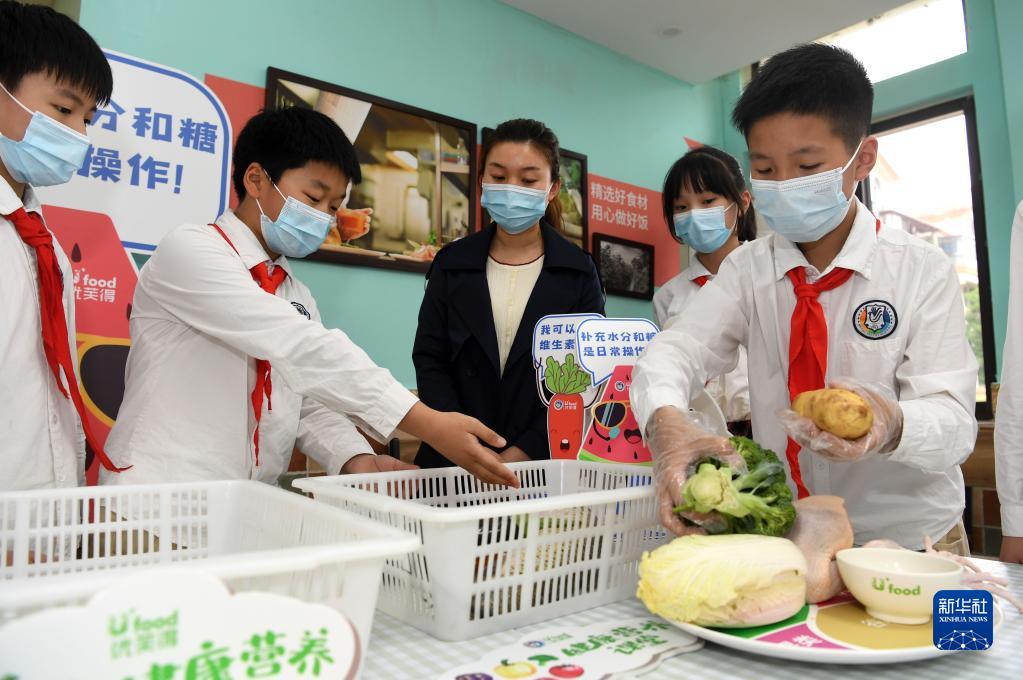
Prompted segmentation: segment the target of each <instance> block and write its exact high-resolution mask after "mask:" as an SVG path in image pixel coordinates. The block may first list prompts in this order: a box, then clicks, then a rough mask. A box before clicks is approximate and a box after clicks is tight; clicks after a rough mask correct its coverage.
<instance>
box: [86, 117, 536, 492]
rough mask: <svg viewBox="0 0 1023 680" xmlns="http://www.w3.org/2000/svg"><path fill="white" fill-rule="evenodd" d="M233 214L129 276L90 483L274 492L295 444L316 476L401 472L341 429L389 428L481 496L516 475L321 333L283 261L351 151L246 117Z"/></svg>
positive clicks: (342, 188) (318, 227) (457, 419)
mask: <svg viewBox="0 0 1023 680" xmlns="http://www.w3.org/2000/svg"><path fill="white" fill-rule="evenodd" d="M233 180H234V187H235V191H236V192H237V194H238V196H239V198H240V202H239V204H238V207H237V208H236V209H235V210H234V211H233V212H230V211H229V212H227V213H225V214H223V215H221V216H220V218H219V219H218V220H217V221H216V223H214V224H201V225H185V226H182V227H179V228H178V229H176V230H174V231H173V232H171V233H170V234H168V235H167V236H166V237H165V238H164V239H163V240H162V241H161V243H160V245H159V246H158V247H157V249H156V252H155V253H154V255H153V257H152V258H151V259H150V260H149V261H148V262H147V263H146V266H145V267H144V268H143V269H142V272H141V274H140V276H139V282H138V286H137V287H136V291H135V299H134V301H133V304H132V318H131V336H132V348H131V352H130V354H129V356H128V365H127V369H126V373H125V395H124V403H123V404H122V406H121V410H120V413H119V414H118V418H117V422H116V424H115V425H114V428H113V430H112V431H111V433H110V438H109V439H108V441H107V448H108V450H109V451H110V455H111V456H112V457H113V458H114V459H115V460H117V461H119V462H121V463H122V464H124V465H129V464H130V465H131V466H132V468H131V469H130V470H128V471H126V472H124V473H122V474H120V475H104V476H103V481H104V483H117V484H131V483H144V482H168V481H199V480H208V479H255V480H259V481H263V482H268V483H276V481H277V478H278V477H279V476H280V474H281V473H282V472H284V471H285V470H286V469H287V466H288V462H289V461H290V459H291V455H292V451H293V450H294V448H295V446H296V445H297V446H298V448H299V449H300V450H302V451H303V452H304V453H306V454H307V455H309V456H311V457H312V458H313V459H315V460H316V461H318V462H319V463H320V464H321V465H322V466H323V467H324V469H326V470H327V472H328V473H331V474H334V473H337V472H338V471H341V472H353V473H354V472H376V471H389V470H400V469H407V468H409V467H412V466H408V465H406V464H403V463H401V462H400V461H398V460H397V459H395V458H391V457H389V456H376V455H372V451H371V448H370V446H369V444H368V443H367V441H366V440H365V439H364V438H363V437H362V435H361V434H359V432H358V431H357V430H356V428H355V425H354V424H353V422H354V423H357V424H358V425H359V426H360V427H361V428H362V429H363V430H364V431H365V432H367V433H369V434H370V435H371V436H373V437H374V438H376V439H378V440H380V441H386V440H387V439H388V438H390V437H391V435H392V433H393V432H394V431H395V429H397V428H399V427H400V428H401V429H402V430H404V431H406V432H409V433H410V434H413V435H415V436H418V437H420V438H422V439H424V440H425V441H428V442H430V443H431V444H432V445H433V446H436V447H437V449H438V450H440V451H443V452H444V455H446V456H448V457H449V458H450V459H451V460H453V461H455V462H456V463H457V464H459V465H461V466H462V467H465V468H466V469H467V470H469V471H470V472H472V473H473V474H475V475H477V476H478V477H479V478H480V479H482V480H484V481H488V482H491V483H499V484H511V485H517V481H516V478H515V476H514V475H513V474H512V473H511V472H510V471H509V470H508V469H507V468H505V467H504V466H503V465H501V464H500V462H499V461H496V460H494V459H493V457H492V456H490V455H489V454H488V452H487V451H486V450H485V449H484V448H483V447H482V446H481V444H480V442H479V440H480V439H482V440H483V441H485V442H486V443H487V444H489V445H498V444H499V443H501V442H502V440H501V439H500V437H498V436H497V435H495V434H494V433H493V432H491V431H490V430H488V429H487V428H485V427H483V426H482V425H481V424H480V423H479V422H478V421H476V420H475V419H473V418H469V417H467V416H463V415H461V414H459V413H441V412H439V411H435V410H433V409H431V408H428V407H427V406H425V405H424V404H423V403H421V402H419V401H418V400H417V399H416V398H415V397H414V396H413V395H412V394H411V392H409V390H407V389H406V388H405V387H403V386H402V385H400V384H399V383H398V382H397V381H395V379H394V378H393V377H392V376H391V374H390V373H389V372H388V371H387V370H386V369H383V368H380V367H379V366H377V365H376V364H374V363H373V362H372V361H371V360H370V358H369V357H368V356H367V355H366V353H365V352H363V351H362V350H361V349H360V348H359V347H358V346H356V345H355V344H354V343H353V342H352V341H351V340H350V339H349V338H348V337H347V336H346V335H345V334H344V333H342V332H341V331H339V330H331V329H327V328H325V327H324V326H323V325H322V323H321V322H320V316H319V313H318V311H317V309H316V302H315V300H314V299H313V297H312V295H311V293H310V292H309V289H308V288H306V287H305V285H303V284H302V283H301V282H300V281H298V279H297V278H296V277H295V273H294V271H293V270H292V268H291V265H290V263H289V261H288V258H289V257H299V258H301V257H305V256H306V255H309V254H310V253H312V252H314V251H315V250H317V249H318V248H319V247H320V245H321V244H322V243H323V241H324V239H325V238H326V236H327V232H328V231H329V230H330V229H331V227H332V226H333V224H334V219H335V218H334V216H335V215H336V213H337V211H338V209H339V208H341V206H342V205H343V203H344V201H345V200H346V198H347V192H348V189H349V187H350V186H351V184H353V183H355V184H357V183H358V182H359V181H360V180H361V171H360V169H359V163H358V160H357V158H356V154H355V148H354V147H353V146H352V144H351V142H350V141H349V140H348V138H347V137H345V134H344V132H342V131H341V129H340V128H339V127H338V126H337V124H336V123H335V122H334V121H333V120H331V119H330V118H328V117H327V116H325V115H323V114H322V113H318V112H316V111H312V110H309V109H301V108H293V109H286V110H282V111H272V112H265V113H260V114H259V115H257V116H255V117H254V118H252V119H251V120H250V121H249V122H248V123H247V124H246V126H245V128H244V129H243V130H242V132H241V134H240V135H239V137H238V141H237V142H236V144H235V150H234V171H233Z"/></svg>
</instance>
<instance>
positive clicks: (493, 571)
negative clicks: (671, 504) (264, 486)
mask: <svg viewBox="0 0 1023 680" xmlns="http://www.w3.org/2000/svg"><path fill="white" fill-rule="evenodd" d="M509 467H510V468H511V469H512V470H513V471H514V472H515V474H516V476H517V477H518V478H519V481H520V482H521V488H519V489H511V488H506V487H499V486H493V485H489V484H483V483H481V482H479V481H478V480H477V479H475V478H474V477H473V476H472V475H470V474H469V473H467V472H465V471H464V470H462V469H460V468H441V469H433V470H415V471H408V472H393V473H378V474H373V475H343V476H335V477H313V478H310V479H303V480H298V481H296V482H295V486H297V487H299V488H301V489H303V490H304V491H308V492H310V493H312V494H313V496H314V497H315V498H316V499H317V500H321V501H325V502H328V503H331V504H333V505H336V506H339V507H342V508H345V509H348V510H351V511H353V512H358V513H361V514H363V515H365V516H367V517H370V518H372V519H375V520H379V521H382V522H385V523H387V524H390V525H391V526H392V527H396V528H399V529H402V530H405V531H409V532H411V533H414V534H416V535H417V536H420V537H421V538H422V547H421V548H420V549H419V550H416V551H415V552H413V553H410V554H409V555H408V556H406V557H405V558H403V559H388V560H387V562H386V564H385V566H384V573H383V585H382V588H381V590H380V599H379V606H380V608H381V609H382V610H383V611H384V612H386V613H388V614H390V615H392V616H395V617H397V618H399V619H401V620H403V621H405V622H407V623H410V624H412V625H413V626H415V627H417V628H419V629H421V630H423V631H426V632H427V633H429V634H431V635H433V636H434V637H437V638H440V639H442V640H466V639H469V638H473V637H477V636H480V635H486V634H489V633H494V632H498V631H503V630H507V629H509V628H514V627H518V626H523V625H527V624H531V623H536V622H539V621H544V620H547V619H551V618H555V617H558V616H564V615H566V614H569V613H572V612H576V611H580V610H583V609H589V608H591V607H597V606H600V605H603V604H607V603H610V602H615V601H618V600H622V599H625V598H628V597H632V596H633V595H634V594H635V592H636V570H637V566H638V563H639V559H640V556H641V555H642V553H643V551H644V550H650V549H652V548H654V547H656V546H658V545H660V544H661V543H663V542H665V541H666V539H667V536H666V534H665V532H664V530H663V529H661V528H660V526H659V525H658V522H657V511H656V501H655V498H654V491H653V487H652V485H651V482H652V475H651V471H650V469H649V468H640V467H633V466H627V465H613V464H604V463H584V462H578V461H541V462H530V463H516V464H513V465H510V466H509Z"/></svg>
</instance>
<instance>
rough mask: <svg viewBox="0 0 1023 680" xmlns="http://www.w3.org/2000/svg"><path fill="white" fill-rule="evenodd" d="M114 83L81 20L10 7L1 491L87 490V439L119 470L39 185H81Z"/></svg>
mask: <svg viewBox="0 0 1023 680" xmlns="http://www.w3.org/2000/svg"><path fill="white" fill-rule="evenodd" d="M113 85H114V83H113V76H112V74H111V72H110V65H109V64H108V63H107V60H106V57H104V56H103V52H102V51H101V50H100V48H99V46H98V45H96V42H95V41H94V40H93V39H92V38H91V37H90V36H89V34H88V33H86V32H85V31H84V30H82V28H81V27H80V26H78V24H76V23H75V22H73V21H71V19H69V18H67V17H66V16H64V15H62V14H58V13H57V12H55V11H53V10H52V9H50V8H49V7H41V6H36V5H22V4H20V3H17V2H0V86H2V88H0V262H2V263H3V266H0V405H2V413H3V415H2V416H0V450H2V451H3V469H2V471H0V491H14V490H21V489H45V488H52V487H67V486H77V485H79V484H81V483H83V482H84V479H85V465H84V461H85V441H84V440H83V439H87V440H88V442H89V445H90V447H91V448H92V450H93V452H94V453H95V454H96V455H97V456H99V459H100V462H101V463H103V465H104V466H105V467H107V468H108V469H113V466H112V465H111V463H110V461H109V460H108V459H107V457H106V454H105V453H104V452H103V449H102V447H101V446H100V445H99V442H98V440H97V439H96V438H95V437H94V436H93V433H92V432H91V431H90V429H89V426H88V420H87V419H86V418H85V413H86V411H85V407H84V405H83V403H82V397H81V394H80V393H79V391H78V378H77V370H78V361H77V359H76V357H77V352H76V351H75V348H76V346H77V345H76V341H75V309H74V299H75V298H74V285H73V283H72V281H73V278H72V274H71V265H70V263H69V262H68V260H67V257H66V256H65V255H64V251H63V250H62V249H61V247H60V244H58V243H57V239H56V238H55V237H54V236H53V233H52V232H51V231H50V230H49V229H48V228H47V227H46V225H45V224H44V223H43V218H42V214H41V213H40V205H39V200H38V199H37V198H36V195H35V193H34V191H33V189H32V187H33V186H37V187H38V186H51V185H55V184H63V183H65V182H67V181H68V180H70V179H71V177H72V176H73V175H74V173H75V171H76V170H77V169H78V168H79V167H80V166H81V164H82V161H83V160H84V159H85V154H86V152H87V151H88V150H89V138H88V137H87V136H86V134H85V132H86V126H87V125H88V123H89V120H90V119H91V118H92V116H93V114H95V112H96V108H97V106H98V105H100V104H103V103H105V102H106V101H107V100H109V99H110V93H111V91H112V90H113ZM83 428H84V435H85V437H84V438H83Z"/></svg>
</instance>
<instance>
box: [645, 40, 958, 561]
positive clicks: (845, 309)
mask: <svg viewBox="0 0 1023 680" xmlns="http://www.w3.org/2000/svg"><path fill="white" fill-rule="evenodd" d="M872 103H873V88H872V86H871V84H870V81H869V79H868V78H867V75H866V72H865V71H864V69H863V67H862V65H861V64H860V63H859V62H857V61H856V60H855V59H854V58H853V57H852V56H851V55H850V54H849V53H848V52H845V51H843V50H841V49H838V48H834V47H830V46H827V45H819V44H808V45H801V46H798V47H794V48H792V49H790V50H788V51H786V52H783V53H781V54H778V55H776V56H774V57H772V58H771V59H770V61H768V62H767V64H766V65H765V66H764V67H763V68H761V69H760V70H759V71H758V72H757V74H756V75H755V76H754V78H753V80H752V82H751V83H750V84H749V85H748V86H747V88H746V90H745V91H744V92H743V94H742V97H741V98H740V99H739V102H738V103H737V104H736V107H735V110H734V112H733V116H732V118H733V122H734V123H735V125H736V127H738V128H739V129H740V130H741V131H742V132H743V134H744V135H745V137H746V141H747V144H748V146H749V151H750V162H751V168H752V178H753V181H752V189H753V197H754V201H755V203H756V206H757V213H758V214H759V215H760V216H761V217H762V219H763V222H764V224H765V225H766V226H768V227H770V228H771V230H772V231H773V232H774V233H772V234H770V235H768V236H766V237H763V238H761V239H758V240H756V241H754V242H752V243H751V244H749V245H747V246H746V247H744V248H742V249H740V250H737V251H736V252H735V253H733V254H732V255H731V256H730V257H729V258H728V259H727V260H725V262H724V263H723V265H722V267H721V270H720V271H719V273H718V276H717V278H716V279H715V281H714V285H712V286H707V287H706V288H704V289H703V290H701V291H700V293H699V294H697V295H696V297H695V298H694V299H693V300H692V302H691V303H690V304H689V306H688V307H687V308H686V323H685V324H681V323H678V324H674V325H671V326H670V327H669V328H668V329H667V330H665V331H664V332H662V333H660V334H659V335H658V336H657V338H655V340H654V341H653V343H651V345H650V346H649V348H648V349H647V351H646V353H645V354H644V356H643V358H642V359H641V360H640V362H639V365H638V366H637V370H636V372H635V374H634V380H633V393H632V394H633V406H634V408H635V409H636V414H637V418H638V419H639V422H640V424H641V426H642V427H643V428H644V432H645V433H646V434H647V437H648V443H649V445H650V448H651V450H652V451H653V453H654V457H655V459H654V464H655V468H656V472H657V484H658V493H659V498H660V503H661V519H662V522H663V523H664V524H665V525H666V526H667V527H669V528H670V529H672V530H673V531H675V532H676V533H679V534H683V533H692V532H694V531H701V529H700V528H699V526H698V524H699V523H700V522H701V521H703V520H702V519H701V518H699V517H687V518H682V517H679V516H678V515H676V514H674V513H673V512H672V508H673V507H674V506H675V505H677V504H678V500H679V487H680V485H681V483H682V481H683V480H684V479H685V477H686V476H687V475H688V474H689V472H690V468H691V465H692V464H693V463H695V462H696V461H697V460H699V459H701V458H703V457H705V456H707V455H711V456H717V457H720V458H724V459H726V460H735V452H734V450H733V449H732V447H731V445H730V444H729V442H728V441H727V440H726V439H722V438H720V437H716V436H714V435H711V434H709V433H707V432H705V431H703V430H702V429H701V428H699V427H698V426H696V425H695V424H694V423H692V422H690V421H689V420H688V419H687V418H686V416H685V415H683V414H684V411H685V408H686V406H687V404H688V401H689V399H691V398H692V396H693V395H694V393H695V390H697V389H698V388H699V387H700V386H702V384H703V382H704V380H706V379H707V377H708V376H710V375H715V374H716V373H718V372H720V371H721V370H722V369H724V368H726V367H727V366H728V365H729V364H730V362H732V361H734V357H735V355H736V352H737V351H738V348H739V347H740V346H745V347H746V348H747V350H748V352H749V370H750V386H751V389H750V398H751V409H752V419H753V430H754V432H756V434H757V439H758V441H759V442H760V443H761V444H763V445H764V446H766V447H768V448H770V449H774V450H775V451H777V452H779V453H781V452H783V451H784V452H785V455H784V456H783V457H784V459H785V462H786V464H787V467H788V472H789V478H790V479H791V480H792V486H793V487H794V490H795V491H796V492H797V494H798V495H799V496H800V497H805V496H807V495H808V494H810V493H814V494H831V495H836V496H841V497H842V498H843V499H844V500H845V504H846V508H847V510H848V512H849V517H850V519H851V521H852V525H853V528H854V530H855V540H856V543H864V542H866V541H869V540H872V539H876V538H889V539H893V540H895V541H898V542H899V543H901V544H902V545H903V546H906V547H909V548H920V547H922V545H923V542H924V537H925V536H930V537H931V538H933V539H937V540H938V541H939V545H943V547H945V548H946V549H951V550H954V551H958V552H965V550H966V539H965V536H964V535H961V534H962V523H961V515H962V511H963V507H964V488H963V477H962V473H961V471H960V469H959V464H960V463H961V462H962V461H964V460H965V459H966V457H967V456H969V454H970V452H971V451H972V449H973V444H974V441H975V438H976V433H977V423H976V419H975V417H974V401H975V396H976V388H975V385H976V380H977V362H976V360H975V358H974V356H973V353H972V351H971V350H970V346H969V344H968V343H967V340H966V324H965V321H964V318H963V301H962V294H961V292H960V288H959V281H958V279H957V276H956V272H955V269H954V267H953V265H952V263H951V262H950V260H949V259H948V258H947V257H946V256H945V255H944V253H942V251H941V250H939V249H938V248H936V247H934V246H933V245H930V244H928V243H926V242H924V241H922V240H920V239H917V238H915V237H913V236H910V235H909V234H907V233H905V232H902V231H900V230H896V229H885V228H881V226H880V222H879V221H878V220H877V219H876V218H875V217H874V215H872V214H871V213H870V211H869V210H868V209H867V208H866V206H864V205H863V204H862V203H860V202H859V201H858V200H857V199H856V198H855V196H854V191H855V187H856V184H857V183H858V182H861V181H863V180H864V179H866V177H867V175H868V173H869V172H870V170H871V169H872V168H873V166H874V163H875V162H876V160H877V139H876V138H875V137H872V136H870V135H869V126H870V118H871V108H872ZM825 385H828V386H834V387H839V386H843V387H846V388H848V389H851V390H853V391H855V392H857V393H858V394H859V395H860V396H862V397H863V398H864V399H865V400H866V401H867V402H868V403H869V404H870V406H871V410H872V412H873V426H872V428H871V429H870V431H869V432H868V433H867V434H866V435H864V436H863V437H861V438H859V439H855V440H849V441H847V440H844V439H839V438H837V437H835V436H834V435H832V434H829V433H827V432H823V431H821V430H819V429H818V428H817V427H816V426H815V425H814V424H813V423H812V422H811V421H810V420H809V419H807V418H802V417H800V416H797V415H796V414H795V413H794V412H792V411H790V410H788V407H789V404H790V403H791V401H792V399H794V398H795V397H796V396H797V395H798V394H801V393H802V392H805V391H808V390H813V389H818V388H822V387H825Z"/></svg>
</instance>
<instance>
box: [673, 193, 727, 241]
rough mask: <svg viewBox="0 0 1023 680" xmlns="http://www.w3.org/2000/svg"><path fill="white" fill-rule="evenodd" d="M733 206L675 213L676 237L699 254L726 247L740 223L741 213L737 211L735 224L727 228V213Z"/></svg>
mask: <svg viewBox="0 0 1023 680" xmlns="http://www.w3.org/2000/svg"><path fill="white" fill-rule="evenodd" d="M733 205H735V204H734V203H732V204H730V205H728V206H727V207H726V206H720V205H716V206H714V207H713V208H697V209H695V210H687V211H685V212H680V213H675V215H674V216H673V217H672V222H673V223H674V225H675V235H676V236H678V237H679V238H680V239H682V240H683V241H685V243H686V245H687V246H689V247H690V248H692V249H693V250H695V251H696V252H698V253H713V252H714V251H715V250H717V249H718V248H720V247H721V246H723V245H725V242H726V241H727V240H728V237H729V236H731V235H732V231H733V230H734V229H735V225H736V224H738V223H739V211H738V210H736V212H735V222H733V223H732V226H731V227H726V226H725V212H726V211H727V210H729V209H730V208H731V207H732V206H733Z"/></svg>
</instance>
